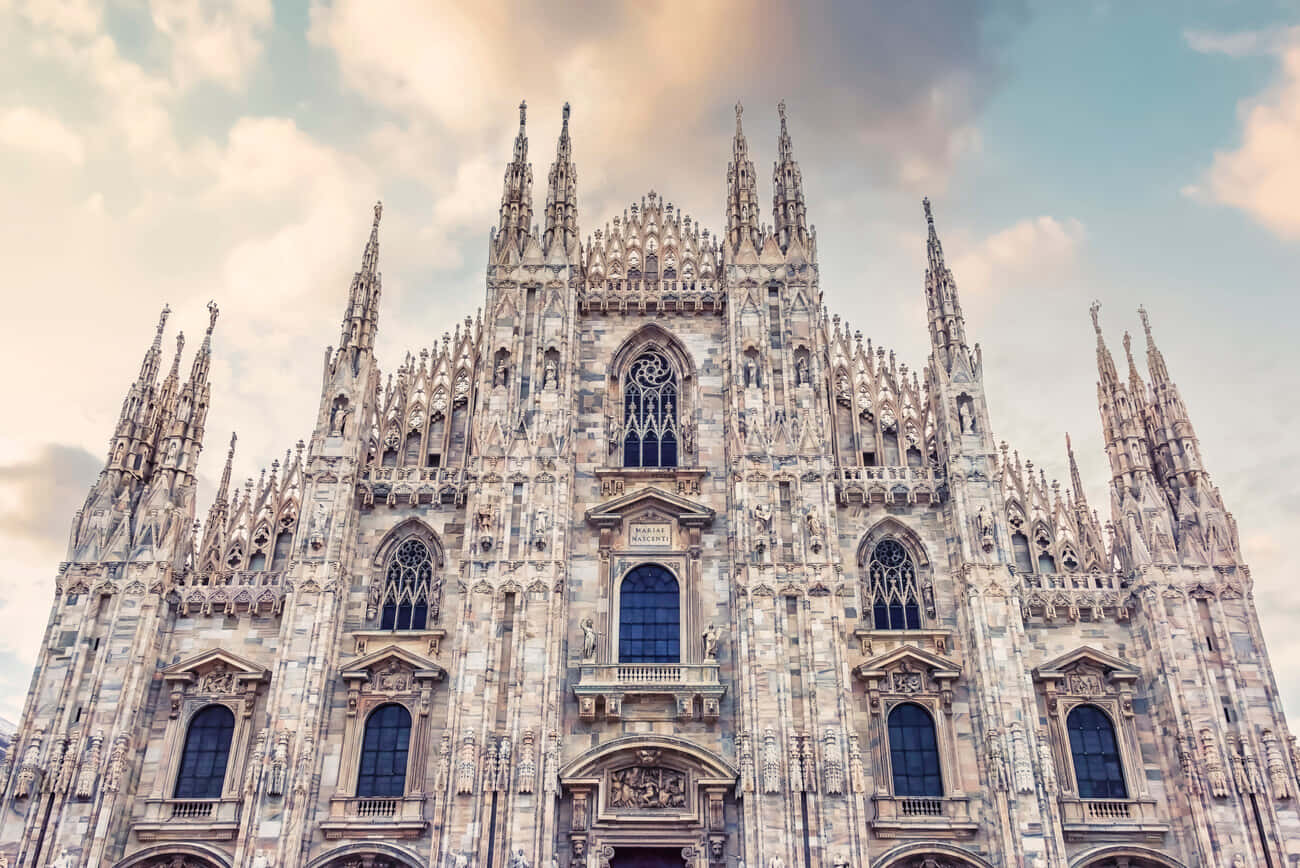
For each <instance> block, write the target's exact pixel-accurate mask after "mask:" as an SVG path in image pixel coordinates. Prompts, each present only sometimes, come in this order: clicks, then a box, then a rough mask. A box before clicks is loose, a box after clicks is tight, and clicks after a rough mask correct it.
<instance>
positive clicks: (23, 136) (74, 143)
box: [0, 106, 86, 166]
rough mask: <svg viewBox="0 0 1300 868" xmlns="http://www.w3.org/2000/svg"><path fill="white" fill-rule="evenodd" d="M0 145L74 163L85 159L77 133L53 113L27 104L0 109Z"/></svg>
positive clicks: (83, 147)
mask: <svg viewBox="0 0 1300 868" xmlns="http://www.w3.org/2000/svg"><path fill="white" fill-rule="evenodd" d="M0 145H3V146H5V147H8V148H12V149H13V150H15V151H24V152H26V153H28V154H33V155H36V156H39V157H47V158H52V159H56V160H62V161H64V162H68V163H71V164H72V165H74V166H80V165H81V164H82V163H84V162H85V161H86V149H85V146H84V145H83V144H82V141H81V137H80V136H78V135H77V134H76V133H74V132H73V131H72V130H70V129H68V128H67V127H66V126H64V124H63V122H62V121H60V120H59V119H58V118H56V117H54V116H53V115H51V114H47V113H46V112H43V111H40V110H39V109H34V108H29V107H27V106H16V107H14V108H9V109H5V110H3V111H0Z"/></svg>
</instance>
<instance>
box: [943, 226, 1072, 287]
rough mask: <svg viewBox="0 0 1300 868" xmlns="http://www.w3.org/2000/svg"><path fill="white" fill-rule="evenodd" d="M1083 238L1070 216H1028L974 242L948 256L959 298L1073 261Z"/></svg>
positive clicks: (1035, 274)
mask: <svg viewBox="0 0 1300 868" xmlns="http://www.w3.org/2000/svg"><path fill="white" fill-rule="evenodd" d="M1086 237H1087V233H1086V231H1085V230H1084V226H1083V224H1082V223H1080V222H1079V221H1078V220H1075V219H1074V218H1065V219H1057V218H1055V217H1047V216H1044V217H1030V218H1026V219H1024V220H1021V221H1019V222H1017V223H1015V224H1013V225H1011V226H1008V227H1007V228H1006V229H1003V230H1001V231H999V232H995V233H993V234H992V235H989V236H988V237H986V238H984V239H982V240H981V241H978V242H977V243H976V244H975V245H974V246H973V247H971V248H970V249H967V250H965V251H964V252H961V253H959V254H958V255H956V256H954V257H953V258H952V262H951V266H950V267H951V268H952V270H953V273H954V274H955V275H956V277H957V285H958V286H960V287H961V291H962V295H963V297H971V296H978V295H984V294H987V293H989V292H991V291H993V290H995V289H996V288H997V287H998V286H1005V285H1007V284H1015V283H1018V282H1021V281H1023V280H1024V279H1025V278H1027V277H1034V276H1039V277H1041V275H1042V274H1043V273H1045V272H1059V271H1060V270H1062V269H1063V268H1065V267H1067V266H1069V265H1070V264H1071V263H1073V261H1074V259H1075V255H1076V253H1077V252H1078V249H1079V246H1080V245H1081V244H1082V243H1083V241H1084V239H1085V238H1086Z"/></svg>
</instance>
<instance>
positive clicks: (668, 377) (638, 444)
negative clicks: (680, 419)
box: [623, 350, 678, 467]
mask: <svg viewBox="0 0 1300 868" xmlns="http://www.w3.org/2000/svg"><path fill="white" fill-rule="evenodd" d="M677 409H678V395H677V375H676V374H675V373H674V372H673V369H672V366H671V365H670V364H668V359H667V358H665V357H664V356H663V354H662V353H660V352H658V351H656V350H647V351H646V352H644V353H642V354H641V355H639V356H637V357H636V359H635V360H633V362H632V364H631V365H630V366H629V367H628V371H627V377H626V379H625V381H624V385H623V431H624V433H623V466H624V467H676V466H677V439H678V438H677V430H678V429H677Z"/></svg>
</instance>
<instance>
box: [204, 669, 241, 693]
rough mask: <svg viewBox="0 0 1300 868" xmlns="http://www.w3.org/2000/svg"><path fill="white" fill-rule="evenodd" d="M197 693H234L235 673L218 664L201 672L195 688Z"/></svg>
mask: <svg viewBox="0 0 1300 868" xmlns="http://www.w3.org/2000/svg"><path fill="white" fill-rule="evenodd" d="M197 692H199V693H234V692H235V673H234V672H232V671H230V670H229V669H227V668H226V667H225V666H221V665H218V666H216V667H214V668H213V669H210V670H208V671H207V672H205V673H203V675H202V676H201V677H200V678H199V685H198V688H197Z"/></svg>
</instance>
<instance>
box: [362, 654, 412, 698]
mask: <svg viewBox="0 0 1300 868" xmlns="http://www.w3.org/2000/svg"><path fill="white" fill-rule="evenodd" d="M361 689H362V690H363V691H364V692H366V693H405V692H407V691H409V690H410V689H411V671H410V670H409V669H407V668H406V667H404V666H402V665H401V664H400V663H398V662H397V661H396V660H389V661H388V665H387V666H385V667H384V668H383V669H380V670H379V671H378V672H373V673H370V677H368V678H367V679H366V680H365V681H363V682H362V683H361Z"/></svg>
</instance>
